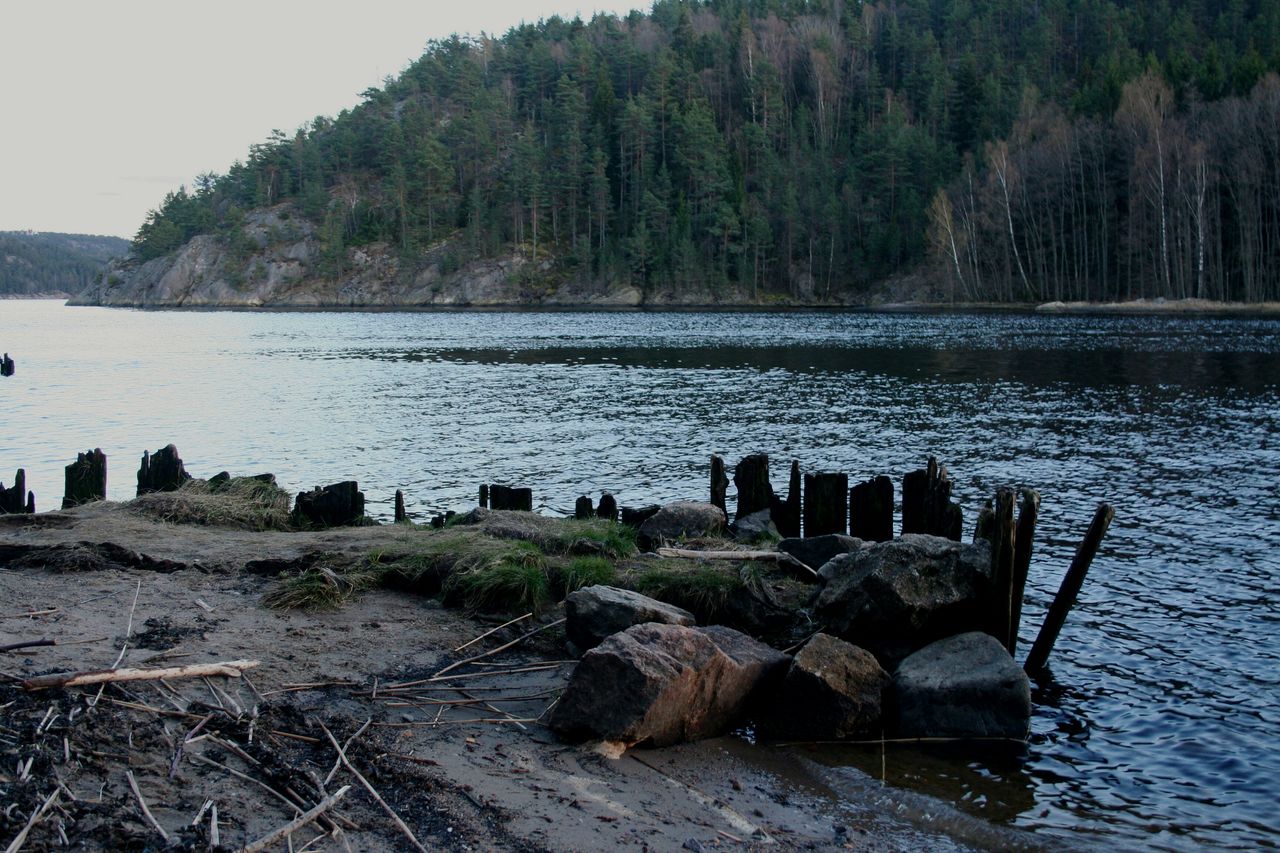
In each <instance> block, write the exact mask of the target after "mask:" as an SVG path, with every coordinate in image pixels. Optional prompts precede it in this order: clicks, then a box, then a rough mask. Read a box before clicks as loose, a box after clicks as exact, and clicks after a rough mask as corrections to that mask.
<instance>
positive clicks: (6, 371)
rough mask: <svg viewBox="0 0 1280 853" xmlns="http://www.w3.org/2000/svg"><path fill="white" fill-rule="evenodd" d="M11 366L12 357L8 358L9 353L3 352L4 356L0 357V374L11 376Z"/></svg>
mask: <svg viewBox="0 0 1280 853" xmlns="http://www.w3.org/2000/svg"><path fill="white" fill-rule="evenodd" d="M13 367H14V365H13V359H11V358H9V353H5V354H4V357H3V358H0V376H12V375H13Z"/></svg>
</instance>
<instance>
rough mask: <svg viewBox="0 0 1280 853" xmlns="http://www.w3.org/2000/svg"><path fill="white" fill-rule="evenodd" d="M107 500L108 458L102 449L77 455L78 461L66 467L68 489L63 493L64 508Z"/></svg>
mask: <svg viewBox="0 0 1280 853" xmlns="http://www.w3.org/2000/svg"><path fill="white" fill-rule="evenodd" d="M106 498H107V456H106V454H105V453H103V452H102V448H94V449H93V450H86V451H85V452H84V453H79V454H77V455H76V461H75V462H72V463H71V464H70V465H68V466H67V467H66V488H65V489H64V490H63V493H62V508H63V509H70V508H71V507H73V506H79V505H80V504H87V503H89V502H91V501H101V500H106Z"/></svg>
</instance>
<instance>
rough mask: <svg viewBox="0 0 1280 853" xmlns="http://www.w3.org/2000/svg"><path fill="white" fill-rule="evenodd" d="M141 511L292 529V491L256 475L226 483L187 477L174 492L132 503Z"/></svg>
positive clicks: (192, 520)
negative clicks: (290, 514) (259, 478)
mask: <svg viewBox="0 0 1280 853" xmlns="http://www.w3.org/2000/svg"><path fill="white" fill-rule="evenodd" d="M128 506H129V509H130V510H131V511H132V512H136V513H138V514H140V515H145V516H148V517H150V518H154V519H156V520H158V521H167V522H170V523H172V524H204V525H208V526H210V527H234V528H239V529H241V530H292V529H293V523H292V521H291V520H290V518H289V510H290V500H289V493H288V492H286V491H285V490H284V489H282V488H280V487H279V486H277V485H276V484H275V483H268V482H264V481H262V480H258V479H255V478H253V477H235V478H233V479H231V480H229V481H227V482H224V483H212V484H211V483H209V482H208V481H206V480H188V481H187V482H186V483H183V484H182V487H181V488H179V489H178V490H177V491H174V492H153V493H151V494H148V495H142V496H141V497H138V498H136V499H134V500H133V501H131V502H130V503H129V505H128Z"/></svg>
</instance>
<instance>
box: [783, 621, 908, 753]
mask: <svg viewBox="0 0 1280 853" xmlns="http://www.w3.org/2000/svg"><path fill="white" fill-rule="evenodd" d="M889 683H890V678H889V673H887V672H885V671H884V670H883V669H881V668H880V664H879V663H877V662H876V659H875V656H874V655H872V654H871V653H870V652H868V651H867V650H866V649H860V648H858V647H857V646H854V645H850V644H849V643H846V642H845V641H844V640H841V639H838V638H836V637H832V636H829V635H827V634H817V635H815V636H814V637H813V638H812V639H811V640H809V642H807V643H805V645H804V648H802V649H801V650H800V652H799V654H797V655H796V657H795V660H793V661H792V662H791V668H790V669H789V670H787V675H786V678H785V679H784V680H783V682H782V687H781V688H780V689H779V690H778V691H777V692H776V693H775V694H774V697H775V698H774V701H773V702H772V703H771V705H770V708H769V710H768V712H767V713H765V714H764V715H763V716H762V717H761V718H760V720H759V721H758V722H759V728H758V731H759V732H760V734H761V735H762V736H763V737H766V738H772V739H775V740H781V739H785V740H839V739H841V738H853V737H862V736H870V735H878V734H880V733H881V722H880V721H881V708H882V699H883V696H884V692H885V689H886V688H887V687H888V686H889Z"/></svg>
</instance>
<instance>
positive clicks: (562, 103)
mask: <svg viewBox="0 0 1280 853" xmlns="http://www.w3.org/2000/svg"><path fill="white" fill-rule="evenodd" d="M1277 71H1280V0H1225V2H1223V1H1222V0H1140V2H1128V1H1127V0H1037V2H1033V3H1027V2H1015V0H950V2H942V0H892V2H889V0H879V2H874V3H873V2H863V3H857V2H846V0H705V2H699V0H658V2H656V3H654V4H653V6H652V10H651V11H650V12H649V13H648V14H644V13H641V12H632V13H631V14H630V15H629V16H627V17H625V18H617V17H614V16H610V15H599V16H597V17H595V18H593V19H592V20H590V21H583V20H580V19H574V20H565V19H562V18H558V17H553V18H550V19H547V20H544V21H541V22H539V23H537V24H529V25H524V26H521V27H518V28H515V29H513V30H511V31H510V32H508V33H506V34H505V35H503V36H501V37H494V36H488V35H481V36H478V37H469V38H463V37H458V36H454V37H452V38H449V39H445V40H441V41H435V42H431V43H429V44H428V45H427V46H426V50H425V53H424V54H423V55H422V56H421V57H420V58H419V59H418V60H416V61H414V62H413V63H412V64H410V65H409V67H408V68H406V69H405V70H404V71H403V72H402V73H401V74H400V75H399V76H398V77H396V78H394V79H391V78H388V79H387V80H386V81H385V83H384V85H383V86H381V87H379V88H371V89H369V90H367V91H365V92H364V93H362V94H361V96H360V103H359V104H358V105H357V106H355V107H353V108H351V109H349V110H346V111H344V112H342V113H341V114H340V115H338V116H337V117H334V118H326V117H318V118H316V119H315V120H314V121H313V122H311V123H310V124H309V125H308V126H306V127H303V128H299V129H298V130H297V131H295V132H294V133H292V134H289V133H285V132H282V131H275V132H273V133H272V134H271V136H270V137H269V138H268V139H266V140H264V141H263V142H261V143H258V144H256V145H254V146H252V147H251V149H250V151H249V152H248V154H247V157H246V158H245V159H244V160H243V161H241V162H237V163H235V164H234V165H232V166H231V168H230V169H229V170H228V171H227V172H226V174H222V175H217V174H204V175H201V176H199V177H198V178H196V180H195V182H194V184H193V186H192V188H191V189H190V190H188V189H187V188H185V187H184V188H183V189H181V190H180V191H178V192H175V193H171V194H170V195H168V196H167V197H166V198H165V199H164V201H163V203H162V204H161V205H160V206H159V207H158V208H157V209H156V210H154V211H152V212H151V213H150V214H149V215H148V217H147V219H146V221H145V222H144V223H143V225H142V226H141V228H140V229H139V231H138V234H137V236H136V238H135V240H134V242H133V251H134V254H135V255H136V256H137V257H139V258H140V259H143V260H146V259H150V258H155V257H160V256H162V255H165V254H167V253H169V252H171V251H173V250H174V249H176V248H178V247H179V246H181V245H182V244H183V243H185V242H186V241H187V240H189V239H190V238H191V237H193V236H195V235H197V234H216V235H219V236H220V237H221V238H222V239H224V240H226V241H227V243H228V245H230V246H232V247H233V248H234V247H235V246H236V245H237V243H238V241H240V240H242V235H241V233H240V227H241V223H242V222H243V218H244V214H245V211H246V210H248V209H251V208H255V207H262V206H272V205H277V204H280V203H283V202H289V203H291V204H292V205H293V207H294V208H295V209H296V210H297V211H299V212H300V213H301V215H303V216H305V217H307V218H309V219H310V220H312V221H313V222H314V223H315V224H316V226H317V229H318V233H319V234H320V235H321V237H320V239H321V245H322V250H321V252H320V259H319V261H318V262H317V264H316V268H315V270H314V273H315V274H316V275H320V276H325V277H337V276H341V275H342V273H343V271H344V269H346V267H347V265H348V264H349V263H350V260H349V259H350V257H351V250H352V249H353V248H355V247H360V246H363V245H368V244H372V243H382V244H387V245H389V246H393V247H394V248H395V250H396V251H398V252H400V253H401V254H402V256H403V257H405V258H406V259H408V260H410V261H412V260H413V259H414V258H419V257H422V256H423V254H424V253H425V252H427V251H428V250H431V251H434V252H440V251H441V250H442V248H443V250H444V252H445V255H446V257H447V258H448V259H449V263H450V265H451V266H455V267H456V265H460V264H461V263H464V262H465V261H467V260H469V259H472V258H477V257H496V256H499V255H502V254H504V253H506V254H511V253H519V254H521V255H523V256H524V257H526V258H529V259H532V260H538V261H542V262H544V263H542V264H540V265H533V267H534V268H537V269H544V268H546V269H550V270H551V271H552V272H551V275H553V276H557V277H559V278H560V279H562V280H563V279H567V278H574V279H580V280H598V281H617V280H625V281H628V282H630V283H632V284H634V285H635V286H636V287H638V288H640V289H641V290H642V291H643V292H644V293H646V294H656V293H673V292H674V293H679V292H681V291H684V290H690V289H694V288H698V289H701V290H702V291H709V292H711V293H715V292H718V291H724V292H730V291H732V292H734V293H737V294H740V295H741V296H742V297H743V298H746V299H750V300H752V301H759V302H768V301H770V300H771V299H777V298H783V299H789V300H792V301H804V302H821V301H824V300H828V299H833V300H834V299H837V298H840V299H844V300H848V299H849V298H850V297H856V295H857V294H859V293H865V292H867V291H868V289H869V288H871V287H873V286H875V285H877V284H878V283H880V282H883V281H885V280H886V279H890V278H893V277H896V276H904V275H914V276H916V277H919V278H922V279H923V280H925V281H928V282H931V283H932V285H933V293H934V295H935V298H939V299H944V300H953V301H967V302H973V301H999V302H1033V301H1044V300H1056V299H1063V300H1076V299H1091V300H1124V299H1130V298H1136V297H1147V298H1155V297H1166V298H1181V297H1202V298H1207V299H1216V300H1240V301H1266V300H1280V77H1278V76H1277Z"/></svg>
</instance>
